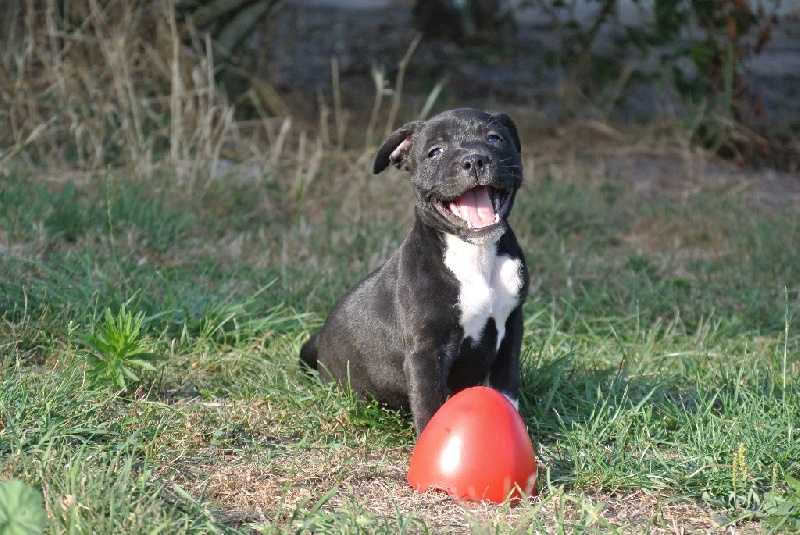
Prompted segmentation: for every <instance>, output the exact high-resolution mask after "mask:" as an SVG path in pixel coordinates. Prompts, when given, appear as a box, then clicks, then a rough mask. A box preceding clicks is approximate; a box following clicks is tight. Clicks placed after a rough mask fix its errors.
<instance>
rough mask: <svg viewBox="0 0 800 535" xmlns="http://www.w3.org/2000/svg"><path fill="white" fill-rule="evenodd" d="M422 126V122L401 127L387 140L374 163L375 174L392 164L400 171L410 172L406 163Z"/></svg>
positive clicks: (413, 122) (414, 122)
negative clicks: (413, 139) (416, 133)
mask: <svg viewBox="0 0 800 535" xmlns="http://www.w3.org/2000/svg"><path fill="white" fill-rule="evenodd" d="M420 124H422V121H412V122H410V123H408V124H405V125H403V126H401V127H400V128H398V129H397V130H395V131H394V132H392V134H391V135H390V136H389V137H387V138H386V141H384V142H383V144H382V145H381V148H379V149H378V154H376V155H375V160H374V161H373V162H372V172H373V173H375V174H376V175H377V174H378V173H380V172H381V171H383V170H384V169H386V168H387V167H389V164H390V163H392V164H394V166H395V167H397V168H398V169H405V170H406V171H408V165H407V163H406V161H407V159H408V153H409V151H411V138H412V137H413V135H414V132H415V131H416V129H417V127H418V126H419V125H420Z"/></svg>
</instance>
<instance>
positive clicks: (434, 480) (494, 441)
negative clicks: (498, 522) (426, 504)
mask: <svg viewBox="0 0 800 535" xmlns="http://www.w3.org/2000/svg"><path fill="white" fill-rule="evenodd" d="M536 475H537V471H536V457H535V456H534V453H533V445H532V444H531V439H530V437H529V436H528V430H527V428H526V427H525V424H524V423H523V421H522V418H521V417H520V415H519V413H518V412H517V410H516V409H515V408H514V406H513V405H512V404H511V402H510V401H508V399H506V397H505V396H504V395H503V394H501V393H500V392H498V391H496V390H493V389H491V388H487V387H484V386H476V387H473V388H468V389H466V390H462V391H461V392H459V393H458V394H456V395H455V396H453V397H452V398H450V399H449V400H448V401H447V403H445V404H444V405H442V407H441V408H440V409H439V410H438V411H437V412H436V414H434V415H433V418H431V421H430V422H429V423H428V425H427V427H425V430H424V431H423V432H422V434H421V435H420V437H419V440H418V441H417V445H416V447H415V448H414V453H413V454H412V455H411V463H410V466H409V469H408V482H409V483H410V484H411V486H412V487H414V488H415V489H417V491H419V492H425V491H427V490H429V489H436V490H443V491H445V492H446V493H448V494H450V495H452V496H456V497H459V498H467V499H471V500H489V501H492V502H495V503H501V502H503V501H505V500H506V499H510V500H511V501H514V502H516V501H519V500H520V499H521V497H522V494H521V493H520V490H522V493H524V494H526V495H531V496H532V495H534V494H536Z"/></svg>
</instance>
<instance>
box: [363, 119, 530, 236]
mask: <svg viewBox="0 0 800 535" xmlns="http://www.w3.org/2000/svg"><path fill="white" fill-rule="evenodd" d="M520 150H521V146H520V141H519V135H518V134H517V127H516V126H515V125H514V122H513V121H512V120H511V118H510V117H509V116H508V115H506V114H504V113H487V112H482V111H478V110H472V109H457V110H451V111H447V112H444V113H441V114H439V115H436V116H435V117H433V118H431V119H429V120H427V121H413V122H410V123H408V124H406V125H404V126H402V127H401V128H399V129H397V130H396V131H395V132H393V133H392V134H391V135H390V136H389V137H388V138H387V139H386V141H384V142H383V145H381V147H380V149H378V154H377V155H376V156H375V161H374V162H373V164H372V171H373V172H374V173H380V172H381V171H383V170H384V169H386V168H387V167H388V166H389V164H394V165H395V166H396V167H397V168H398V169H405V170H407V171H411V182H412V184H413V185H414V192H415V194H416V198H417V213H418V214H419V216H420V217H421V218H422V220H423V222H424V223H425V224H427V225H429V226H432V227H434V228H437V229H439V230H442V231H444V232H448V233H450V234H453V235H455V236H458V237H460V238H461V239H463V240H465V241H468V242H470V243H474V244H484V243H490V242H494V241H497V240H499V239H500V237H501V236H502V235H503V234H504V233H505V232H506V230H508V222H507V217H508V214H509V213H510V212H511V206H512V205H513V204H514V197H515V195H516V193H517V189H519V187H520V186H521V185H522V163H521V160H520Z"/></svg>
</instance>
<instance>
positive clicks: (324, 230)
mask: <svg viewBox="0 0 800 535" xmlns="http://www.w3.org/2000/svg"><path fill="white" fill-rule="evenodd" d="M324 172H326V170H323V173H324ZM331 173H333V172H332V171H331ZM589 175H590V173H589V172H588V171H586V170H583V168H581V167H577V168H576V169H574V170H573V171H572V172H571V174H569V173H566V174H565V173H562V174H559V175H558V177H556V175H552V174H551V175H545V176H542V177H537V178H536V180H535V181H533V182H530V183H528V184H527V185H526V187H525V189H524V190H523V191H522V192H521V193H520V195H519V197H518V200H517V204H516V207H515V213H514V216H513V224H514V228H515V230H516V232H517V235H518V236H519V238H520V241H521V242H522V245H523V248H524V249H525V251H526V254H527V257H528V260H529V264H530V271H531V276H532V293H531V295H530V297H529V300H528V302H527V303H526V305H525V315H526V320H525V340H524V346H523V387H522V404H521V413H522V416H523V418H524V420H525V421H526V423H527V424H528V427H529V430H530V432H531V435H532V437H533V438H534V441H535V445H536V452H537V456H538V459H539V461H540V465H541V474H542V475H541V478H540V481H542V484H541V485H540V487H541V490H542V492H541V498H539V499H537V500H535V501H533V502H532V503H530V504H522V505H519V506H516V507H508V506H497V507H495V506H491V508H490V509H489V513H487V514H484V513H481V511H480V510H479V509H474V510H471V509H469V508H467V509H461V508H458V507H456V506H454V505H452V504H444V503H443V502H441V500H440V497H436V496H434V497H430V496H425V497H417V496H415V495H414V493H413V492H412V491H411V490H410V488H408V487H407V485H406V484H405V482H404V476H405V473H404V470H405V469H406V468H407V462H408V458H409V456H410V453H411V451H412V447H413V431H412V428H411V422H410V419H409V417H408V415H407V414H403V413H392V412H387V411H384V410H383V409H381V408H380V407H377V406H375V405H374V404H369V403H364V402H357V401H355V400H354V399H353V397H352V396H351V395H349V394H348V393H346V392H343V391H341V390H339V389H337V388H334V387H331V386H329V385H323V384H320V383H319V382H318V381H317V380H316V379H315V378H314V377H310V376H308V375H306V374H305V373H304V372H303V371H302V370H301V368H300V367H299V366H298V363H297V355H298V351H299V347H300V345H301V344H302V343H303V342H304V341H305V339H306V338H307V336H308V335H309V333H310V332H312V331H313V330H314V329H315V328H317V327H318V326H319V325H320V322H321V321H322V319H323V318H324V315H325V313H326V312H327V311H328V309H329V308H330V306H331V305H332V304H333V302H334V300H335V299H336V298H337V297H338V295H340V294H341V292H343V291H344V290H345V289H346V288H347V287H348V286H349V285H350V284H352V283H354V282H355V281H356V280H358V278H360V277H361V276H363V275H364V274H365V273H366V272H367V271H368V270H369V269H371V268H372V267H374V266H375V265H377V264H379V263H380V262H381V261H382V260H384V259H385V258H386V256H387V255H388V254H390V253H391V251H392V250H393V249H395V248H396V247H397V245H398V244H399V243H400V241H401V240H402V238H403V236H404V234H405V232H406V229H407V228H408V225H409V222H410V209H409V206H410V202H411V198H412V197H411V194H410V192H409V191H408V187H407V185H406V184H405V183H404V181H403V180H402V175H400V174H395V175H390V176H389V177H386V178H384V177H381V178H373V177H368V176H366V170H365V171H364V177H361V176H359V177H357V178H356V179H353V180H350V178H349V177H348V178H347V182H350V184H348V185H345V186H342V184H344V183H345V181H343V180H344V179H342V180H340V178H341V177H340V176H339V175H336V174H331V176H330V180H324V179H320V180H318V181H317V182H315V183H313V184H312V186H311V188H310V190H309V191H308V192H306V195H305V197H304V198H303V199H300V200H292V199H290V198H288V196H287V194H286V193H285V191H286V188H283V187H281V186H280V185H279V184H278V183H277V182H276V181H275V180H272V179H271V178H270V177H269V176H264V177H261V178H260V179H253V180H252V181H251V182H247V181H241V180H231V181H229V182H226V179H222V180H218V181H216V182H213V183H212V184H211V185H210V186H209V188H208V189H207V190H204V191H200V192H195V193H190V192H188V191H187V190H186V189H185V188H182V186H181V184H180V183H179V182H178V181H176V180H174V179H172V178H170V177H158V178H153V179H147V180H144V179H141V178H139V177H134V176H127V175H126V174H125V173H124V172H122V171H118V172H115V173H114V174H113V175H109V176H102V177H96V178H94V179H92V180H89V181H88V182H85V183H81V185H77V184H74V183H69V182H67V183H63V184H58V183H56V184H49V185H47V186H45V184H44V182H42V181H40V180H37V179H36V177H35V176H32V175H27V174H21V173H17V174H15V175H11V176H10V177H7V178H6V179H4V181H3V182H2V183H0V247H2V248H3V252H2V254H0V384H1V385H2V386H0V480H7V479H12V478H13V479H19V480H22V481H23V482H25V483H26V484H28V485H29V486H31V487H32V488H34V489H36V491H37V492H39V493H41V495H42V496H43V500H44V504H45V510H46V512H47V515H48V519H49V524H48V528H47V531H48V532H51V533H62V532H67V533H91V532H93V533H122V532H124V533H158V532H161V533H250V532H253V533H274V532H284V531H287V530H290V531H298V532H301V531H309V532H318V533H331V532H337V533H350V532H356V531H369V532H386V533H397V532H419V531H421V530H422V531H424V530H426V529H429V530H431V531H433V532H439V531H448V530H456V531H458V529H457V528H456V527H454V526H461V529H462V530H463V529H466V528H465V526H470V528H469V529H470V530H474V531H479V532H482V531H485V532H489V531H492V532H495V531H496V532H514V531H517V530H522V531H524V530H528V531H531V532H533V531H536V530H544V529H547V530H548V531H559V530H561V531H560V532H564V531H569V532H576V533H577V532H598V531H603V532H609V531H614V530H618V529H619V530H626V531H628V532H631V531H632V532H647V531H648V530H649V529H651V528H653V529H655V528H664V529H672V528H673V520H671V519H673V518H677V519H676V520H675V522H677V524H676V525H678V526H681V525H683V526H688V528H687V529H688V530H690V529H691V527H692V524H691V522H692V521H693V517H692V515H689V514H687V515H686V516H685V517H684V518H681V517H680V515H679V513H680V511H681V507H695V508H696V509H695V510H693V514H695V515H696V513H697V511H702V512H703V514H705V515H706V519H707V521H708V522H710V523H711V524H704V525H703V526H705V527H703V528H702V529H710V528H709V527H708V526H709V525H711V526H716V527H717V528H719V527H720V526H724V525H725V524H726V523H729V522H747V523H748V524H746V526H747V529H752V530H763V531H769V530H771V529H777V530H780V531H787V530H790V529H798V528H800V500H798V498H797V496H798V493H797V492H798V491H797V489H796V488H795V487H793V486H792V482H793V481H795V480H794V479H792V478H793V477H794V478H797V477H798V476H800V440H798V433H800V428H798V422H800V387H799V386H798V382H797V374H798V371H800V370H798V354H799V350H800V348H799V347H798V341H800V336H799V335H798V324H797V318H798V317H800V316H799V315H798V308H799V307H800V295H799V294H798V292H799V291H800V272H798V270H797V266H798V265H800V232H799V231H800V229H798V222H797V221H798V218H797V214H796V213H795V212H792V211H789V210H788V209H787V210H781V209H778V210H775V209H771V210H761V209H754V208H753V207H752V206H750V205H749V204H748V203H747V201H746V199H744V197H736V196H734V197H727V198H721V197H720V196H719V195H717V193H716V192H714V191H701V192H699V193H698V194H696V195H694V196H693V197H692V198H691V199H689V200H683V201H681V202H676V201H674V200H673V199H670V198H666V197H664V198H660V199H648V200H641V199H638V198H636V197H635V196H634V195H633V194H632V193H631V192H630V191H628V189H626V187H624V186H623V185H622V183H621V181H620V180H619V179H618V178H617V177H613V176H611V177H601V178H597V177H595V178H591V179H590V178H587V177H588V176H589ZM367 181H371V182H367ZM367 183H368V184H369V186H368V187H364V184H367ZM634 234H635V235H636V236H640V237H641V236H645V237H646V239H644V240H639V241H637V242H635V243H634V242H633V241H632V240H631V239H629V237H630V236H631V235H634ZM676 243H678V245H676ZM128 316H131V318H133V317H135V318H138V321H139V322H140V323H141V325H140V331H139V332H137V333H136V335H135V336H133V337H132V342H133V346H131V347H133V350H132V351H133V352H132V353H131V355H134V356H135V355H137V354H140V353H145V354H155V355H158V356H159V357H161V358H163V360H162V361H157V362H155V361H154V362H152V364H154V366H155V369H154V370H150V369H148V367H146V366H145V367H137V368H136V370H135V374H133V375H132V376H131V375H125V377H124V378H125V381H124V385H123V384H118V385H116V387H115V383H114V381H113V380H112V381H105V382H104V381H102V380H101V381H98V380H97V378H96V375H97V373H95V371H96V370H94V368H93V366H95V367H96V366H101V364H97V363H96V362H94V364H92V362H93V361H91V362H90V361H87V358H86V353H87V344H86V340H95V341H96V339H97V336H98V333H99V334H102V333H104V332H107V329H108V328H109V326H114V325H116V324H115V323H114V318H125V317H128ZM117 327H120V329H122V330H124V329H125V328H126V327H125V326H124V325H121V326H120V325H117ZM129 327H130V325H129ZM104 329H106V330H105V331H104ZM118 330H119V329H118ZM133 330H135V329H133V328H132V327H131V331H133ZM115 332H116V331H115ZM117 335H119V332H116V334H115V336H117ZM120 336H121V335H120ZM93 337H94V338H93ZM123 338H124V337H123ZM129 341H130V340H129ZM137 344H138V345H137ZM121 351H122V350H121ZM123 353H124V351H122V353H120V354H123ZM122 360H123V361H124V360H125V359H124V358H122ZM87 364H88V365H87ZM101 368H102V366H101ZM101 371H102V369H101ZM93 378H94V379H93ZM734 460H736V461H735V462H734ZM734 464H735V466H736V469H734ZM381 489H388V490H385V493H384V494H381V492H382V490H381ZM626 497H629V499H627V501H628V502H630V503H626ZM642 500H644V501H647V503H650V506H649V507H650V509H648V511H650V513H648V514H650V517H648V518H644V517H642V518H638V517H635V515H633V513H632V509H633V505H634V504H635V503H639V502H641V501H642ZM648 500H649V501H648ZM626 506H627V509H626ZM675 515H678V516H677V517H676V516H675ZM637 518H638V519H637ZM448 526H449V527H448ZM695 527H696V526H695ZM698 529H699V528H698ZM720 529H721V528H720Z"/></svg>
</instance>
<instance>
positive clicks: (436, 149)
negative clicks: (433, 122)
mask: <svg viewBox="0 0 800 535" xmlns="http://www.w3.org/2000/svg"><path fill="white" fill-rule="evenodd" d="M442 152H444V149H442V147H433V148H432V149H431V150H429V151H428V158H433V157H434V156H439V155H440V154H441V153H442Z"/></svg>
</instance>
